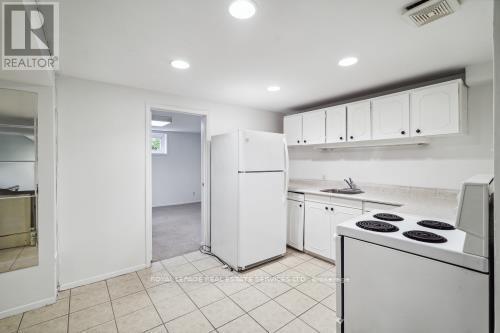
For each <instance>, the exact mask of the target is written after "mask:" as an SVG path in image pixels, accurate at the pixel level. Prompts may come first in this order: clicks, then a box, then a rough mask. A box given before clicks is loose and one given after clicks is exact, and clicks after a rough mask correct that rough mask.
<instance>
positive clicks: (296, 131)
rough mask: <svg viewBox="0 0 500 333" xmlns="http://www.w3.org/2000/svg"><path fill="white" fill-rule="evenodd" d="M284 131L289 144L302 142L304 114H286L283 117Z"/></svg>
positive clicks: (293, 144) (294, 144)
mask: <svg viewBox="0 0 500 333" xmlns="http://www.w3.org/2000/svg"><path fill="white" fill-rule="evenodd" d="M283 132H284V133H285V136H286V142H287V144H288V145H289V146H296V145H300V144H302V115H301V114H299V115H294V116H286V117H284V118H283Z"/></svg>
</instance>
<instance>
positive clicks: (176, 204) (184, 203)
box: [153, 200, 201, 208]
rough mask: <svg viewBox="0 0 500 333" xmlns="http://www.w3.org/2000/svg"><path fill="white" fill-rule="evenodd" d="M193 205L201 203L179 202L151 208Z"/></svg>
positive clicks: (199, 201)
mask: <svg viewBox="0 0 500 333" xmlns="http://www.w3.org/2000/svg"><path fill="white" fill-rule="evenodd" d="M193 203H201V200H197V201H186V202H179V203H168V204H161V205H153V208H158V207H168V206H179V205H187V204H193Z"/></svg>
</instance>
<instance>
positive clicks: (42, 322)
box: [16, 298, 69, 332]
mask: <svg viewBox="0 0 500 333" xmlns="http://www.w3.org/2000/svg"><path fill="white" fill-rule="evenodd" d="M63 299H65V298H63ZM57 302H58V301H56V302H55V303H52V304H47V305H44V306H42V307H39V308H36V309H33V310H39V309H43V308H44V307H46V306H51V305H54V304H56V303H57ZM33 310H28V311H24V312H23V313H22V317H21V321H20V322H19V324H18V325H17V331H16V332H18V331H20V330H25V329H28V328H32V327H33V326H36V325H40V324H45V323H47V322H49V321H51V320H56V319H60V318H62V317H64V316H68V317H69V302H68V312H67V313H66V314H63V315H60V316H56V317H54V318H50V319H47V320H42V321H40V322H37V323H35V324H32V325H29V326H26V327H23V328H22V329H21V324H22V321H23V319H24V315H25V314H26V313H28V312H30V311H33Z"/></svg>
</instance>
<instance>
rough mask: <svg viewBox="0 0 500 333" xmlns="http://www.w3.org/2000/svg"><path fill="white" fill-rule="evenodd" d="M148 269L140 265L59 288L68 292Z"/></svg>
mask: <svg viewBox="0 0 500 333" xmlns="http://www.w3.org/2000/svg"><path fill="white" fill-rule="evenodd" d="M147 267H149V265H146V264H142V265H138V266H133V267H129V268H125V269H121V270H119V271H115V272H111V273H106V274H102V275H97V276H93V277H90V278H87V279H82V280H78V281H74V282H68V283H62V284H61V285H60V286H59V290H66V289H71V288H76V287H80V286H84V285H86V284H90V283H94V282H99V281H103V280H107V279H110V278H114V277H117V276H119V275H123V274H127V273H132V272H135V271H139V270H141V269H144V268H147Z"/></svg>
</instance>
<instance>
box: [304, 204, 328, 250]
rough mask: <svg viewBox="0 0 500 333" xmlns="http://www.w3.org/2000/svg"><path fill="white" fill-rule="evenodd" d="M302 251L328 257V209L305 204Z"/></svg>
mask: <svg viewBox="0 0 500 333" xmlns="http://www.w3.org/2000/svg"><path fill="white" fill-rule="evenodd" d="M304 221H305V228H304V249H305V250H307V251H311V252H313V253H316V254H319V255H320V256H323V257H326V258H328V257H330V246H331V239H330V207H329V206H327V205H325V204H320V203H316V202H306V213H305V220H304Z"/></svg>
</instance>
